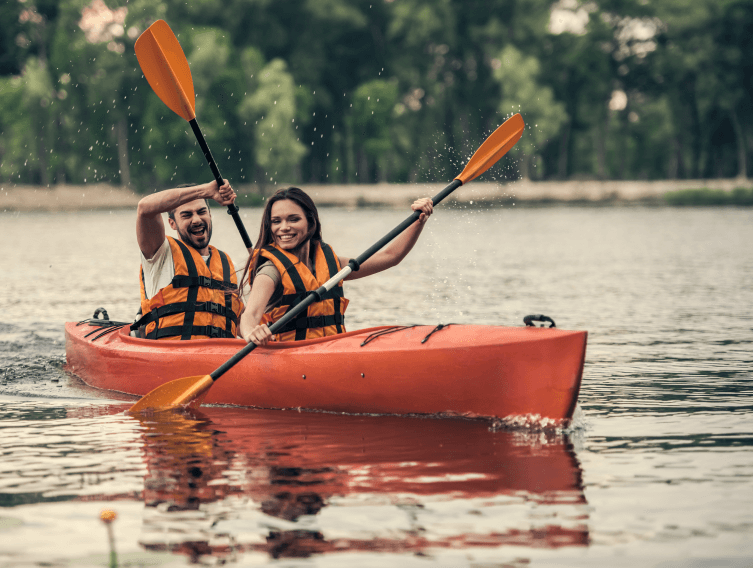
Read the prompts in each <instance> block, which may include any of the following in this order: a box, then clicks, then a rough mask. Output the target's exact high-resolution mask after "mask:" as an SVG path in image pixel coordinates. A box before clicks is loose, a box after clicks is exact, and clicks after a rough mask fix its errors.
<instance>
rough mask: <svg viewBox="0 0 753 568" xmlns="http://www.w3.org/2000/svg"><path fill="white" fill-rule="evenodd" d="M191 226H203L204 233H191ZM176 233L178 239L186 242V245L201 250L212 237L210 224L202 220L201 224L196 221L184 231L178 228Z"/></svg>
mask: <svg viewBox="0 0 753 568" xmlns="http://www.w3.org/2000/svg"><path fill="white" fill-rule="evenodd" d="M192 227H194V228H198V227H204V229H205V230H204V234H203V235H202V236H201V237H198V236H197V235H194V234H193V233H191V228H192ZM178 235H180V240H181V241H183V242H184V243H186V244H187V245H188V246H190V247H192V248H195V249H196V250H201V249H203V248H205V247H206V246H207V245H209V241H210V240H211V238H212V225H211V224H210V223H204V222H202V223H201V225H199V224H198V223H197V224H194V225H191V226H189V227H188V231H186V232H184V231H181V230H180V229H178Z"/></svg>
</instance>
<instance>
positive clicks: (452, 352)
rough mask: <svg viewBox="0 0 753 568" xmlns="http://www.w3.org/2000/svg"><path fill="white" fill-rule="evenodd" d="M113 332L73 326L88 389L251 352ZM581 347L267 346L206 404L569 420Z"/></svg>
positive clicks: (388, 337) (133, 390)
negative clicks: (237, 353) (141, 337)
mask: <svg viewBox="0 0 753 568" xmlns="http://www.w3.org/2000/svg"><path fill="white" fill-rule="evenodd" d="M112 323H115V322H112ZM112 323H111V322H108V321H107V320H104V321H103V320H86V321H85V322H80V323H75V322H70V323H67V324H66V326H65V336H66V354H67V360H68V364H67V369H68V370H69V371H70V372H72V373H74V374H75V375H77V376H79V377H80V378H81V379H83V380H84V381H85V382H86V383H87V384H89V385H90V386H93V387H96V388H99V389H105V390H110V391H117V392H121V393H127V394H132V395H138V396H143V395H145V394H146V393H148V392H150V391H152V390H153V389H154V388H156V387H158V386H160V385H162V384H163V383H165V382H167V381H171V380H173V379H178V378H181V377H188V376H195V375H205V374H208V373H210V372H212V371H213V370H214V369H216V368H217V367H219V366H220V365H222V364H223V363H224V362H225V361H227V360H228V359H229V358H230V357H231V356H232V355H233V354H235V353H236V352H237V351H238V350H240V349H241V348H242V347H243V346H244V345H245V343H244V342H243V341H242V340H240V339H200V340H192V341H154V340H148V339H139V338H135V337H130V336H129V335H128V327H127V326H125V327H120V328H119V327H112ZM586 338H587V333H586V332H585V331H565V330H561V329H558V328H555V327H550V328H544V327H498V326H485V325H456V324H450V325H445V326H442V325H439V326H430V325H421V326H409V327H405V326H392V327H390V326H384V327H375V328H369V329H362V330H358V331H351V332H348V333H344V334H341V335H336V336H331V337H326V338H320V339H310V340H306V341H296V342H285V343H277V344H270V345H269V346H267V347H259V348H257V349H256V350H255V351H254V352H253V353H251V354H249V355H248V356H247V357H246V358H245V359H243V360H242V361H241V362H240V363H238V364H237V365H236V366H235V367H233V368H232V369H231V370H230V371H228V372H227V374H225V375H223V376H222V377H221V378H220V379H218V380H217V382H216V383H215V385H214V386H213V387H212V388H211V389H210V390H209V392H208V394H207V396H206V398H205V399H204V403H205V404H231V405H237V406H248V407H256V408H278V409H279V408H282V409H285V408H295V409H311V410H322V411H330V412H345V413H354V414H359V413H366V414H401V415H405V414H429V415H455V416H467V417H496V418H509V417H520V416H528V417H531V416H533V417H539V418H546V419H552V420H558V421H562V420H568V419H570V418H571V417H572V414H573V411H574V410H575V404H576V402H577V399H578V391H579V389H580V382H581V376H582V373H583V362H584V358H585V351H586Z"/></svg>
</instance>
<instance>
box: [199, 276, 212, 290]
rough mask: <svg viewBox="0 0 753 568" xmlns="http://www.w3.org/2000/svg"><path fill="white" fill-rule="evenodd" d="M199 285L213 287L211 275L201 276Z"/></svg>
mask: <svg viewBox="0 0 753 568" xmlns="http://www.w3.org/2000/svg"><path fill="white" fill-rule="evenodd" d="M198 279H199V286H201V287H202V288H211V287H212V279H211V278H210V277H209V276H199V277H198Z"/></svg>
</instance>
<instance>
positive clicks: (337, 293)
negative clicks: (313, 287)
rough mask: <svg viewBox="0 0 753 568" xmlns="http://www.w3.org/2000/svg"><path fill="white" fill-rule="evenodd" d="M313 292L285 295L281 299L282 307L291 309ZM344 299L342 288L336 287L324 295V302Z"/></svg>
mask: <svg viewBox="0 0 753 568" xmlns="http://www.w3.org/2000/svg"><path fill="white" fill-rule="evenodd" d="M309 294H311V292H304V293H302V294H285V295H283V296H282V298H281V299H280V305H281V306H290V307H291V308H292V307H294V306H296V305H297V304H299V303H301V302H302V301H303V300H304V299H305V298H306V296H308V295H309ZM342 297H343V289H342V287H340V286H336V287H335V288H333V289H332V290H330V291H328V292H325V293H324V294H322V300H338V301H339V299H340V298H342Z"/></svg>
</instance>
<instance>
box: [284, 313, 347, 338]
mask: <svg viewBox="0 0 753 568" xmlns="http://www.w3.org/2000/svg"><path fill="white" fill-rule="evenodd" d="M344 324H345V316H344V315H342V314H334V315H329V316H312V317H306V316H304V317H300V318H297V319H295V320H293V321H291V322H289V323H288V324H287V325H286V326H285V327H284V328H282V329H278V330H277V333H287V332H289V331H298V330H305V329H315V328H319V327H329V326H331V325H344Z"/></svg>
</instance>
